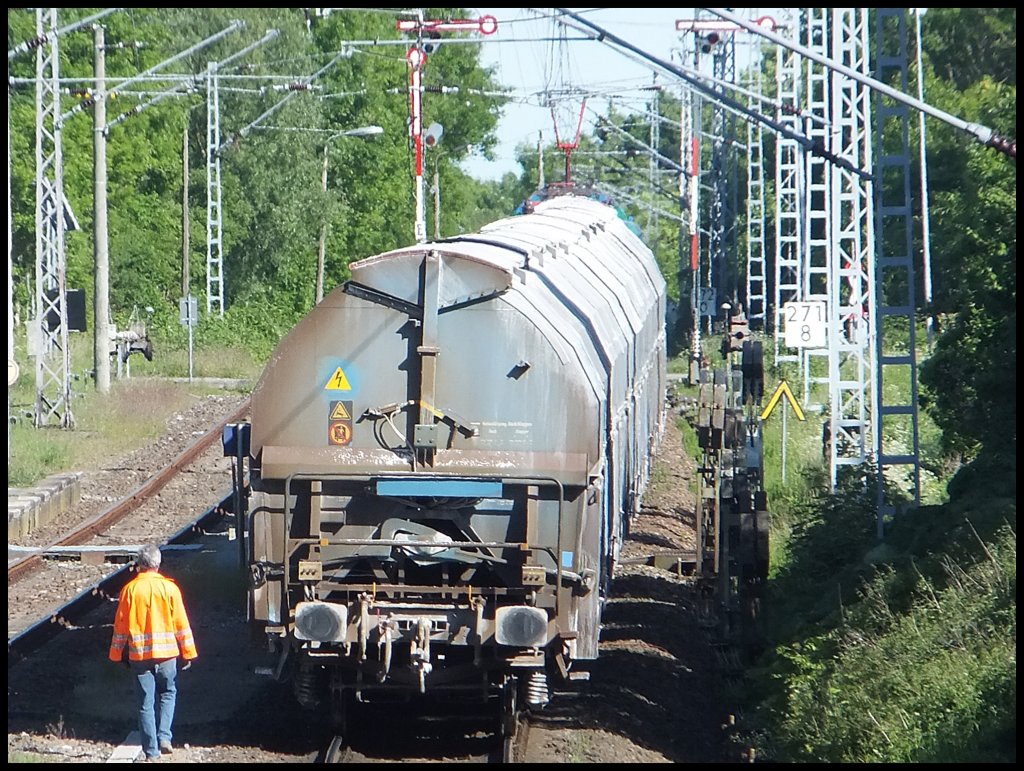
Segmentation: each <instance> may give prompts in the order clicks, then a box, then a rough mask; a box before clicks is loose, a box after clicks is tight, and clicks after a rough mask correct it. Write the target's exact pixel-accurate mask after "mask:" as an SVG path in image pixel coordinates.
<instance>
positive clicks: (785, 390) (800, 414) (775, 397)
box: [761, 380, 804, 420]
mask: <svg viewBox="0 0 1024 771" xmlns="http://www.w3.org/2000/svg"><path fill="white" fill-rule="evenodd" d="M783 394H785V395H786V398H787V399H789V403H790V404H791V405H792V406H793V412H795V413H796V416H797V418H798V419H800V420H804V411H803V410H802V409H800V405H799V404H798V403H797V401H796V397H795V396H793V392H792V391H791V390H790V388H789V383H787V382H786V381H785V380H783V381H782V382H781V383H779V387H778V388H776V389H775V393H773V394H772V398H771V399H769V400H768V406H766V407H765V408H764V412H762V413H761V420H767V418H768V416H769V415H771V414H772V410H774V409H775V405H776V404H778V403H779V399H781V398H782V395H783Z"/></svg>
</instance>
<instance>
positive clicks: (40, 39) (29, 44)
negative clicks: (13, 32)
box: [7, 8, 124, 61]
mask: <svg viewBox="0 0 1024 771" xmlns="http://www.w3.org/2000/svg"><path fill="white" fill-rule="evenodd" d="M122 10H124V9H123V8H107V9H106V10H103V11H100V12H99V13H94V14H93V15H92V16H87V17H85V18H84V19H79V20H78V21H76V22H73V23H72V24H68V25H67V26H64V27H61V28H60V29H58V30H57V31H56V32H54V33H53V35H52V37H60V36H61V35H66V34H67V33H69V32H74V31H75V30H77V29H81V28H82V27H86V26H88V25H90V24H92V23H93V22H95V21H99V20H100V19H102V18H103V17H104V16H109V15H110V14H112V13H114V12H115V11H122ZM50 37H51V36H50V35H48V34H45V33H44V34H42V35H37V36H36V37H34V38H32V39H31V40H26V41H24V42H23V43H19V44H18V45H16V46H15V47H14V48H12V49H10V50H9V51H8V52H7V61H10V60H11V59H13V58H14V57H15V56H18V55H19V54H23V53H25V52H26V51H34V50H35V49H37V48H39V46H41V45H45V44H46V43H48V42H50Z"/></svg>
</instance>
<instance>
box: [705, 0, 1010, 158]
mask: <svg viewBox="0 0 1024 771" xmlns="http://www.w3.org/2000/svg"><path fill="white" fill-rule="evenodd" d="M705 10H707V11H710V12H711V13H713V14H715V15H716V16H720V17H721V18H723V19H726V20H727V21H730V22H732V23H733V24H738V25H739V26H741V27H743V29H745V30H747V31H748V32H753V33H755V34H757V35H761V36H762V37H764V38H767V39H768V40H771V41H772V42H773V43H776V44H778V45H780V46H783V47H785V48H788V49H789V50H791V51H795V52H796V53H798V54H800V55H801V56H804V57H806V58H808V59H811V60H812V61H815V62H817V63H818V64H821V65H823V66H825V67H828V68H829V69H831V70H835V71H836V72H839V73H841V74H843V75H845V76H846V77H848V78H853V79H854V80H856V81H857V82H858V83H862V84H864V85H866V86H869V87H870V88H873V89H874V90H876V91H878V92H880V93H882V94H885V95H886V96H888V97H890V98H892V99H895V100H896V101H897V102H901V103H903V104H905V105H908V106H909V107H913V108H914V109H915V110H920V111H921V112H924V113H926V114H928V115H931V116H932V117H934V118H938V119H939V120H941V121H944V122H945V123H948V124H949V125H951V126H954V127H955V128H958V129H960V130H961V131H965V132H967V133H968V134H970V135H971V136H973V137H974V138H975V139H977V140H978V141H979V142H981V143H982V144H984V145H987V146H988V147H993V148H995V149H996V150H999V151H1000V152H1002V153H1005V154H1006V155H1008V156H1010V157H1011V158H1016V157H1017V140H1015V139H1010V138H1008V137H1003V136H999V135H998V134H996V133H995V132H994V131H993V130H992V129H990V128H989V127H988V126H983V125H982V124H980V123H970V122H968V121H965V120H963V119H961V118H958V117H956V116H955V115H950V114H949V113H948V112H945V111H944V110H940V109H939V108H938V107H934V106H933V105H930V104H928V103H927V102H924V101H922V100H920V99H915V98H914V97H912V96H910V95H908V94H904V93H903V92H902V91H899V90H897V89H895V88H893V87H892V86H889V85H886V84H885V83H882V82H881V81H879V80H875V79H874V78H872V77H869V76H867V75H864V74H863V73H860V72H857V70H855V69H852V68H850V67H847V66H846V65H845V64H842V63H841V62H837V61H836V60H835V59H830V58H829V57H827V56H823V55H822V54H819V53H817V52H816V51H812V50H811V49H809V48H806V47H805V46H802V45H800V44H799V43H794V42H793V41H792V40H789V39H787V38H785V37H783V36H781V35H777V34H775V33H774V32H771V31H769V30H767V29H765V28H763V27H761V26H760V25H757V24H753V23H751V22H749V21H747V20H746V19H743V18H741V17H740V16H737V15H736V14H734V13H731V12H729V11H727V10H725V9H722V8H706V9H705Z"/></svg>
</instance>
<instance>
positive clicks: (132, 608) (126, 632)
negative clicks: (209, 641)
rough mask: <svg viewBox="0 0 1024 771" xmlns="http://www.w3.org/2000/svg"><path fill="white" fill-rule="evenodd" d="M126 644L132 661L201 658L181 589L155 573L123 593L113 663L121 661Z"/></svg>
mask: <svg viewBox="0 0 1024 771" xmlns="http://www.w3.org/2000/svg"><path fill="white" fill-rule="evenodd" d="M126 645H127V646H128V658H129V659H131V660H132V661H145V660H148V659H172V658H175V657H176V656H179V655H180V656H182V657H183V658H186V659H194V658H196V656H198V655H199V654H198V653H197V652H196V643H195V640H193V639H192V629H191V627H190V626H189V623H188V615H187V614H186V613H185V603H184V602H183V601H182V599H181V590H180V589H179V588H178V585H177V584H176V583H174V581H172V580H171V579H169V578H167V577H165V576H162V575H160V574H159V573H157V572H156V571H155V570H147V571H145V572H143V573H139V575H137V576H136V577H135V578H133V579H132V580H131V581H130V582H128V584H127V585H125V587H124V588H123V589H122V590H121V600H120V602H119V603H118V605H117V615H116V616H115V617H114V637H113V639H111V641H110V660H111V661H121V659H122V657H123V655H124V648H125V646H126Z"/></svg>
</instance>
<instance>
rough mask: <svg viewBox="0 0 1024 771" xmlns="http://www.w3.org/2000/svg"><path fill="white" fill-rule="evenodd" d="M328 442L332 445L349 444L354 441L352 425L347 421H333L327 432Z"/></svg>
mask: <svg viewBox="0 0 1024 771" xmlns="http://www.w3.org/2000/svg"><path fill="white" fill-rule="evenodd" d="M327 441H328V442H330V443H331V444H342V445H343V444H348V443H349V442H351V441H352V424H351V423H350V422H349V421H347V420H332V421H331V424H330V428H329V429H328V431H327Z"/></svg>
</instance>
